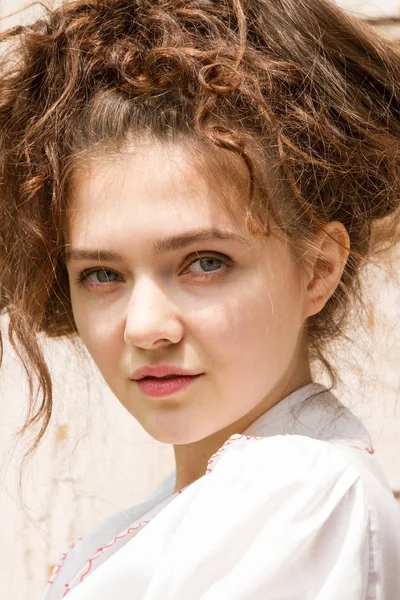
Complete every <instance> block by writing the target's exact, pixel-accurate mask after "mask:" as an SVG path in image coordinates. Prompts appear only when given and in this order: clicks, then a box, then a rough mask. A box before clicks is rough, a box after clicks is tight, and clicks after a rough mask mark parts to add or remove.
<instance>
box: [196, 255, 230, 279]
mask: <svg viewBox="0 0 400 600" xmlns="http://www.w3.org/2000/svg"><path fill="white" fill-rule="evenodd" d="M231 266H232V260H231V259H229V258H228V257H227V256H224V257H222V256H210V255H209V254H208V255H204V256H199V255H198V254H197V258H195V259H194V260H192V261H191V262H190V263H189V264H188V265H187V267H186V268H185V271H184V273H189V275H190V276H191V277H194V278H197V279H198V278H208V279H210V278H212V277H219V276H220V275H222V274H223V273H225V271H226V270H227V269H229V268H230V267H231Z"/></svg>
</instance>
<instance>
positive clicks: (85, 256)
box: [65, 228, 251, 262]
mask: <svg viewBox="0 0 400 600" xmlns="http://www.w3.org/2000/svg"><path fill="white" fill-rule="evenodd" d="M215 239H217V240H230V241H234V242H238V243H241V244H245V245H247V246H250V245H251V242H250V241H249V240H248V239H247V238H245V237H242V236H241V235H238V234H237V233H233V232H232V231H221V230H220V229H214V228H212V229H199V230H197V231H193V232H191V233H187V234H184V235H176V236H172V237H169V238H165V239H163V240H159V241H157V242H156V243H155V244H154V247H153V252H154V254H155V255H162V254H166V253H167V252H172V251H174V250H181V249H182V248H187V247H188V246H192V245H193V244H196V243H200V242H205V241H210V240H215ZM72 260H99V261H105V262H107V261H109V262H112V261H116V262H122V261H123V257H122V256H121V255H120V254H118V253H117V252H112V251H110V250H91V249H85V248H71V249H69V250H66V252H65V261H66V262H70V261H72Z"/></svg>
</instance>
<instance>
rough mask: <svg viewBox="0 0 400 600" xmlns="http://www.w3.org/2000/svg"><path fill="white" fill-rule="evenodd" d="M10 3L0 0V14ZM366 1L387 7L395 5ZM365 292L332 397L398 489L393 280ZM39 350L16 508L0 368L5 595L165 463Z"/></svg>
mask: <svg viewBox="0 0 400 600" xmlns="http://www.w3.org/2000/svg"><path fill="white" fill-rule="evenodd" d="M343 1H344V0H343ZM19 4H20V3H19V1H18V0H0V16H1V15H4V14H6V13H8V12H9V11H10V10H15V9H16V8H18V6H19ZM346 4H347V5H350V4H352V7H353V8H359V7H360V5H362V4H363V5H364V9H365V8H366V5H369V8H368V10H369V14H370V15H371V12H372V9H371V6H372V5H373V4H374V3H373V2H357V1H354V2H352V3H351V2H350V1H348V2H346ZM356 5H357V6H356ZM375 5H376V6H379V7H380V9H381V11H383V12H385V14H388V13H389V12H390V14H395V12H396V10H397V5H400V2H397V1H396V2H389V1H388V2H386V3H385V2H384V1H383V0H381V1H380V2H379V3H378V2H375ZM372 16H373V15H372ZM21 18H22V17H18V18H15V19H13V20H14V21H15V22H16V21H18V19H21ZM23 18H26V17H23ZM394 33H395V32H394ZM368 290H369V292H368V293H369V296H370V297H369V305H370V314H369V315H368V316H367V322H366V328H365V330H364V329H362V328H361V327H360V326H359V325H357V322H356V321H357V319H356V315H355V318H354V329H353V331H352V337H353V338H354V339H355V344H354V346H352V347H341V348H340V350H339V351H338V353H337V356H336V360H337V361H338V363H339V364H340V365H341V372H342V374H343V379H344V384H343V385H342V386H340V388H339V389H338V390H337V394H338V395H339V397H340V398H341V399H342V400H343V402H345V404H347V405H349V406H350V407H351V408H352V409H353V410H354V411H355V412H356V413H358V414H359V415H360V416H361V417H362V419H363V420H364V422H365V423H366V425H367V427H369V429H370V431H371V434H372V436H373V439H374V442H375V446H376V450H377V456H378V458H379V459H380V461H381V463H382V465H383V467H384V469H385V472H386V473H387V476H388V477H389V479H390V482H391V484H392V486H393V488H394V489H398V490H400V441H399V440H400V375H399V368H398V365H399V363H400V310H399V308H398V307H399V306H400V286H399V281H398V280H397V281H396V280H393V279H391V278H390V276H389V275H388V274H387V273H384V272H383V271H380V270H377V269H375V268H372V269H371V270H370V285H369V286H368ZM0 325H2V326H3V329H4V328H5V325H6V322H5V321H4V320H3V321H2V322H1V323H0ZM45 347H46V354H47V357H48V360H49V362H50V364H51V369H52V373H53V377H54V381H55V398H54V405H55V410H54V418H53V420H52V423H51V427H50V430H49V432H48V435H47V436H46V439H45V441H44V443H43V444H42V446H41V447H40V450H39V452H38V453H37V455H36V457H35V458H34V460H33V461H32V463H31V464H30V466H29V468H28V470H27V478H26V481H25V485H24V503H25V508H24V510H22V508H21V506H20V505H19V501H18V495H17V487H16V478H17V473H18V465H19V460H20V458H21V453H22V450H23V446H21V445H17V446H16V445H15V444H14V442H13V434H14V433H15V432H16V430H17V428H18V427H19V426H20V425H21V424H22V420H23V416H24V410H25V405H26V393H27V390H26V384H25V380H24V376H23V373H22V370H21V367H20V365H19V364H18V362H17V360H16V358H15V356H14V354H13V353H12V351H11V349H10V348H9V346H8V344H6V347H5V362H4V365H3V368H2V369H1V371H0V407H1V419H0V508H1V520H0V534H1V539H2V544H1V545H0V598H5V599H7V600H33V599H35V598H39V597H40V593H41V590H42V589H43V586H44V582H45V580H46V578H47V574H48V571H49V569H50V568H51V565H52V564H53V563H54V562H55V561H56V560H57V559H58V558H59V556H60V554H61V553H62V552H63V551H64V550H65V548H66V547H67V546H68V545H69V543H70V542H71V541H72V540H74V539H75V538H76V537H78V536H80V535H82V534H84V533H85V532H86V531H87V530H89V529H91V528H92V527H93V526H95V525H96V524H97V523H99V522H101V521H102V520H103V519H104V518H105V517H107V516H108V515H110V514H112V513H114V512H116V511H118V510H120V509H121V508H123V507H125V506H128V505H130V504H134V503H137V502H140V501H141V500H143V499H144V498H145V497H146V496H147V495H148V494H149V492H151V490H152V489H153V488H154V487H155V486H156V485H157V484H158V483H159V482H160V481H161V480H162V479H163V478H164V477H165V476H166V475H167V474H168V473H169V472H170V471H171V470H172V469H173V453H172V449H171V448H170V447H169V446H166V445H163V444H159V443H157V442H155V441H154V440H152V439H151V438H150V437H149V436H148V435H147V434H146V432H144V431H143V429H142V428H141V426H140V425H139V424H138V423H136V422H135V421H134V420H133V419H132V418H129V416H128V414H127V413H126V412H125V410H124V409H123V408H122V407H121V406H120V404H119V403H118V401H117V400H116V399H115V397H113V395H112V394H111V392H110V391H109V390H107V388H106V386H105V385H104V384H103V382H102V381H101V379H100V377H99V376H98V375H97V374H96V370H95V368H93V367H92V366H91V363H90V361H89V362H88V363H87V365H86V366H85V365H82V364H81V363H80V362H79V359H78V358H77V357H76V355H75V354H74V353H73V351H72V350H71V348H69V347H68V346H67V345H65V344H62V343H57V342H51V343H50V342H47V343H46V344H45ZM332 358H333V359H334V360H335V357H334V354H333V350H332ZM319 380H320V381H322V382H324V379H323V378H320V379H319ZM12 450H13V451H12Z"/></svg>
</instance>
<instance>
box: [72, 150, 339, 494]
mask: <svg viewBox="0 0 400 600" xmlns="http://www.w3.org/2000/svg"><path fill="white" fill-rule="evenodd" d="M231 193H232V195H234V194H235V193H236V192H235V190H234V189H233V188H232V191H231ZM70 200H71V213H70V219H69V224H68V229H67V239H66V243H67V252H71V251H72V250H75V249H84V250H88V249H90V250H95V251H96V252H97V251H111V252H114V253H118V254H119V255H120V258H119V259H117V258H115V257H114V258H113V259H112V260H111V259H110V258H111V257H108V259H107V260H105V259H102V260H98V257H97V256H95V258H92V259H88V258H84V257H82V256H76V257H75V258H74V257H73V256H70V257H69V259H68V260H67V269H68V274H69V280H70V291H71V301H72V307H73V315H74V319H75V323H76V326H77V329H78V333H79V335H80V337H81V338H82V340H83V342H84V344H85V345H86V347H87V349H88V351H89V353H90V354H91V356H92V357H93V359H94V361H95V363H96V364H97V366H98V368H99V370H100V372H101V373H102V375H103V377H104V379H105V381H106V383H107V384H108V386H109V387H110V389H111V390H112V391H113V393H114V394H115V395H116V397H117V398H118V399H119V400H120V402H121V403H122V404H123V406H124V407H125V408H126V409H127V410H128V411H129V413H130V414H131V415H132V416H133V417H135V419H137V420H138V421H139V423H140V424H141V425H142V426H143V428H144V429H145V430H146V431H147V432H148V433H149V434H150V435H151V436H152V437H153V438H155V439H157V440H159V441H161V442H164V443H169V444H173V445H174V451H175V460H176V487H175V490H179V489H182V488H183V487H185V486H186V485H189V484H190V483H192V482H193V481H195V480H196V479H198V478H199V477H201V476H202V475H204V473H205V470H206V467H207V461H208V460H209V458H210V457H211V456H212V454H214V453H215V452H216V451H217V450H218V449H219V448H220V447H221V445H222V444H223V443H224V441H226V440H227V439H228V438H229V437H230V436H231V435H233V434H234V433H242V432H243V431H244V430H245V429H246V428H247V427H248V426H249V425H250V424H251V423H253V421H255V420H256V419H257V418H258V417H260V416H261V415H262V414H263V413H264V412H265V411H267V410H268V409H269V408H271V407H272V406H273V405H275V404H276V403H277V402H279V401H280V400H281V399H282V398H284V397H285V396H287V395H288V394H290V393H291V392H292V391H294V390H296V389H298V388H300V387H302V386H304V385H306V384H307V383H309V382H311V381H312V377H311V372H310V366H309V360H308V353H307V347H306V340H305V337H304V333H303V326H304V323H305V320H306V319H307V317H309V316H310V315H312V314H315V313H317V312H319V311H320V310H321V309H322V307H323V306H324V304H325V303H326V301H327V300H328V298H329V297H330V295H331V294H332V293H333V291H334V290H335V288H336V286H337V284H338V282H339V280H340V277H341V274H342V271H343V268H344V266H345V263H346V260H347V256H348V252H347V251H345V250H343V249H342V248H341V247H340V246H339V245H338V244H337V243H335V241H334V240H331V238H330V237H328V236H327V235H326V234H327V233H328V232H329V233H331V234H332V235H333V236H334V237H335V238H336V239H337V240H338V241H340V242H341V243H342V244H344V245H346V246H348V245H349V238H348V236H347V232H346V229H345V228H344V227H343V225H341V224H340V223H338V222H336V221H335V222H332V223H329V224H328V225H327V226H326V228H325V229H324V230H322V231H321V232H320V233H319V235H318V236H317V237H316V248H317V249H316V251H315V255H314V256H313V257H312V261H311V264H312V265H313V267H312V268H311V267H310V269H309V271H308V272H307V274H306V277H304V274H303V277H301V273H300V270H299V268H298V266H297V265H296V263H295V261H294V258H293V256H292V255H291V253H290V251H289V249H288V246H287V245H285V244H283V243H282V242H281V241H278V240H277V239H276V238H275V237H274V236H271V237H269V238H265V239H264V238H263V239H259V238H254V237H253V236H251V235H250V234H249V233H248V232H247V230H246V228H245V226H244V216H245V211H244V207H243V208H241V205H240V202H239V203H236V204H237V206H236V208H235V214H234V216H235V218H234V220H233V219H232V212H231V211H228V210H227V209H226V206H224V203H223V202H221V201H220V199H219V198H218V197H217V196H216V192H215V190H213V189H212V186H210V184H209V183H208V182H207V181H206V180H205V179H204V178H202V177H200V176H199V175H198V174H197V173H196V172H195V171H194V169H193V168H192V167H191V166H190V164H189V162H188V161H187V159H186V158H185V153H184V152H183V151H182V150H181V149H180V148H179V147H177V146H173V147H170V146H169V147H165V146H162V145H157V146H156V145H150V144H149V145H148V146H146V147H143V148H141V149H140V151H139V152H137V151H136V152H135V151H132V150H130V149H127V150H126V151H124V152H123V153H121V155H120V156H118V157H116V156H112V157H108V158H107V157H105V158H104V157H103V158H102V159H101V160H99V159H96V160H95V159H93V160H92V161H89V162H88V163H86V164H85V165H83V166H82V167H81V168H80V169H79V170H78V171H76V172H75V174H74V177H73V180H72V186H71V198H70ZM211 228H215V229H218V230H223V231H225V232H231V233H235V234H237V235H240V236H242V237H243V238H244V241H236V240H230V239H209V240H206V241H201V242H195V243H191V245H190V246H187V247H185V248H180V249H175V250H170V251H168V252H166V253H163V254H156V253H155V252H154V248H153V246H154V244H155V243H156V242H159V241H161V240H164V239H165V238H169V237H171V236H178V235H182V234H189V233H191V232H193V231H194V230H199V229H211ZM205 257H208V259H209V260H208V261H207V260H204V258H205ZM192 261H196V262H193V263H192V264H189V263H190V262H192ZM87 269H91V270H93V271H92V272H91V273H90V274H87V278H86V279H84V280H83V281H81V282H80V283H78V279H79V278H80V276H81V273H82V271H83V270H87ZM160 364H169V365H174V366H179V367H183V368H186V369H188V370H190V371H191V372H196V373H203V375H202V376H201V377H200V378H198V379H197V380H196V381H195V382H194V383H192V384H191V385H190V386H189V387H188V388H186V389H185V390H183V391H180V392H179V393H177V394H174V395H170V396H166V397H164V398H151V397H149V396H147V395H145V394H144V393H142V392H141V391H140V389H139V388H138V386H137V384H136V383H135V382H134V381H132V379H131V378H132V375H133V373H134V371H135V370H136V369H138V368H139V367H142V366H144V365H160Z"/></svg>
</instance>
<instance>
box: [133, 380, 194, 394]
mask: <svg viewBox="0 0 400 600" xmlns="http://www.w3.org/2000/svg"><path fill="white" fill-rule="evenodd" d="M199 377H201V374H199V375H177V376H176V377H172V378H171V379H150V378H147V377H145V378H144V379H137V380H135V383H136V385H137V386H138V388H139V389H140V390H141V392H142V393H143V394H146V396H151V397H153V398H162V397H164V396H171V395H176V394H178V393H179V392H181V391H182V390H184V389H185V388H187V387H188V386H190V385H191V384H192V383H193V382H194V381H196V379H199Z"/></svg>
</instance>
